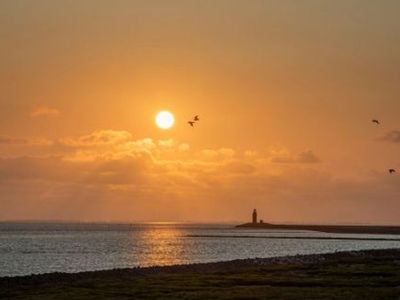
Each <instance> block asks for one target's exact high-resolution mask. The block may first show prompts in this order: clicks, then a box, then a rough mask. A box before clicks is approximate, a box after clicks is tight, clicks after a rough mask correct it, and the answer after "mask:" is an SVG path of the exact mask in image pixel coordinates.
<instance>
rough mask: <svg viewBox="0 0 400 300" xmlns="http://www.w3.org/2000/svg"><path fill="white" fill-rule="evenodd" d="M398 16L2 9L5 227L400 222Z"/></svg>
mask: <svg viewBox="0 0 400 300" xmlns="http://www.w3.org/2000/svg"><path fill="white" fill-rule="evenodd" d="M399 9H400V3H399V2H398V1H390V0H387V1H368V0H358V1H355V0H346V1H344V0H343V1H319V0H304V1H297V0H279V1H278V0H270V1H268V0H264V1H258V0H253V1H239V0H237V1H235V0H212V1H211V0H209V1H207V0H201V1H200V0H199V1H195V0H193V1H185V0H170V1H164V0H142V1H123V0H117V1H105V0H104V1H103V0H87V1H79V2H78V1H62V2H59V1H57V2H55V1H51V0H38V1H28V0H26V1H24V0H18V1H14V0H4V1H1V2H0V25H1V26H0V43H1V47H0V82H1V88H0V208H1V209H0V220H33V219H34V220H55V219H56V220H83V221H193V222H208V221H213V222H219V221H236V220H237V221H241V220H246V219H249V216H250V213H251V210H252V209H253V208H254V207H257V208H258V210H259V212H260V214H261V215H262V217H263V218H264V220H265V221H273V222H303V223H304V222H312V223H380V224H395V223H396V224H400V223H399V214H398V211H399V210H400V200H399V199H400V177H399V175H392V176H389V174H388V172H387V170H388V168H398V169H399V170H400V157H399V153H400V152H399V150H400V119H399V117H398V116H399V113H400V99H399V95H400V85H399V84H398V78H400V74H399V70H400V54H399V53H400V36H399V34H398V33H399V32H400V21H399V19H398V11H399ZM163 109H167V110H169V111H171V112H172V113H173V114H174V115H175V118H176V123H175V126H174V127H173V128H172V129H170V130H167V131H163V130H160V129H159V128H158V127H157V126H155V124H154V116H155V114H156V113H157V112H158V111H160V110H163ZM195 114H199V115H200V117H201V121H200V123H199V124H198V126H197V127H196V128H194V129H192V128H190V127H189V126H188V125H187V123H186V122H187V121H188V119H190V118H192V117H193V115H195ZM372 118H378V119H380V120H381V121H382V125H381V126H374V124H372V123H371V119H372Z"/></svg>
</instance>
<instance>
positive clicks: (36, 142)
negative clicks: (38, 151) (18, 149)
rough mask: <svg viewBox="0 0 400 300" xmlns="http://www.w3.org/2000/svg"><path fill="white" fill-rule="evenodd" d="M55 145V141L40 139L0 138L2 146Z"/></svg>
mask: <svg viewBox="0 0 400 300" xmlns="http://www.w3.org/2000/svg"><path fill="white" fill-rule="evenodd" d="M53 144H54V143H53V141H51V140H49V139H46V138H40V137H34V138H18V137H7V136H0V145H24V146H51V145H53Z"/></svg>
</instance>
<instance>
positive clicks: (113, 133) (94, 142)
mask: <svg viewBox="0 0 400 300" xmlns="http://www.w3.org/2000/svg"><path fill="white" fill-rule="evenodd" d="M131 139H132V134H131V133H130V132H128V131H124V130H97V131H94V132H93V133H91V134H88V135H83V136H80V137H69V138H62V139H60V140H59V143H60V144H62V145H64V146H68V147H74V148H79V147H99V146H109V145H116V144H120V143H123V142H127V141H130V140H131Z"/></svg>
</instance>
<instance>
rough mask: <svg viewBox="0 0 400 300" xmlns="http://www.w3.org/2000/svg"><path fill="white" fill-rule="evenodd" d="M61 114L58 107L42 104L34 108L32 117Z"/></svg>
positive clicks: (31, 113)
mask: <svg viewBox="0 0 400 300" xmlns="http://www.w3.org/2000/svg"><path fill="white" fill-rule="evenodd" d="M59 114H60V111H59V110H58V109H56V108H53V107H49V106H46V105H40V106H37V107H35V108H34V109H32V111H31V112H30V116H31V117H34V118H35V117H49V116H50V117H56V116H58V115H59Z"/></svg>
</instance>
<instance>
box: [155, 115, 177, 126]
mask: <svg viewBox="0 0 400 300" xmlns="http://www.w3.org/2000/svg"><path fill="white" fill-rule="evenodd" d="M174 122H175V118H174V115H173V114H171V113H170V112H169V111H160V112H159V113H158V114H157V116H156V124H157V126H158V127H159V128H161V129H169V128H171V127H172V126H174Z"/></svg>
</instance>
